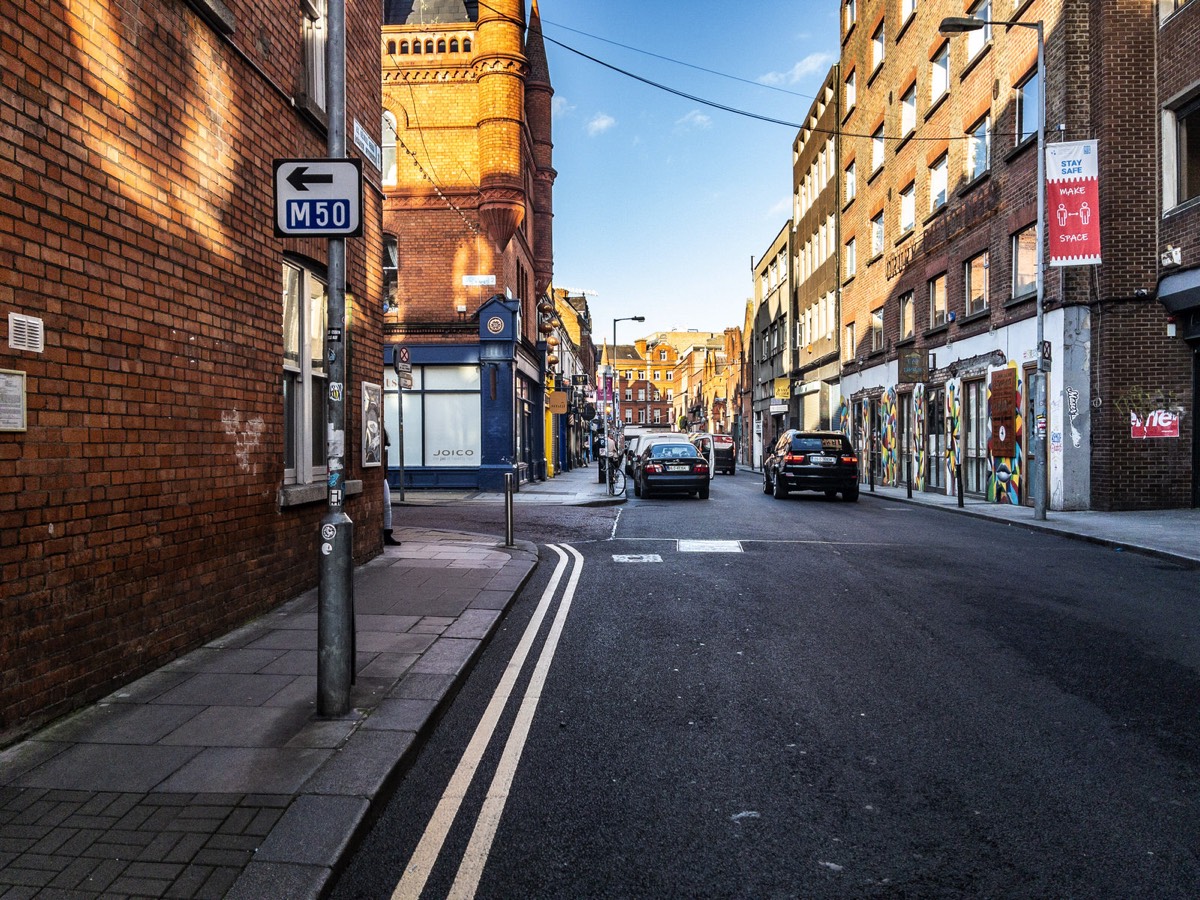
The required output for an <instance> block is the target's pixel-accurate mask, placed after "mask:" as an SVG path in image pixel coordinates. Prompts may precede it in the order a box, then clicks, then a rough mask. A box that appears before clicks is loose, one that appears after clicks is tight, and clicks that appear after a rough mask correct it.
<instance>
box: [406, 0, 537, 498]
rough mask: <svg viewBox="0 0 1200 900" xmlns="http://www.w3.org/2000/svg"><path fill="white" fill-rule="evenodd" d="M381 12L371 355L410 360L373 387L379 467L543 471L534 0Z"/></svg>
mask: <svg viewBox="0 0 1200 900" xmlns="http://www.w3.org/2000/svg"><path fill="white" fill-rule="evenodd" d="M384 19H385V23H384V28H383V94H384V97H383V102H384V107H385V113H384V115H385V126H384V170H385V172H384V191H385V192H386V198H387V199H386V201H385V204H384V229H385V231H386V232H387V235H388V242H389V247H390V248H393V249H391V251H390V252H391V255H392V259H393V261H394V264H395V276H394V282H393V284H394V287H393V289H392V290H393V296H392V297H390V298H389V299H390V302H389V308H388V312H387V315H386V318H387V321H386V326H385V328H386V341H387V345H388V346H387V353H388V357H387V358H388V360H390V359H391V358H392V356H391V354H392V353H393V352H394V351H396V350H398V349H400V348H403V349H404V350H405V351H406V352H407V353H408V354H409V357H410V359H411V365H412V367H413V372H412V376H413V377H412V386H411V387H410V388H407V389H405V390H404V391H403V392H400V391H395V392H389V393H388V394H387V396H386V397H385V407H386V416H387V419H388V421H389V422H394V423H395V426H394V427H395V428H396V430H397V431H398V430H399V421H400V414H401V401H402V402H403V423H404V424H403V449H402V450H401V447H400V442H399V441H397V442H393V447H392V454H393V455H392V459H391V460H390V461H389V469H390V470H391V477H392V479H393V481H398V480H399V479H400V478H401V477H402V478H403V480H404V482H405V484H406V486H408V487H417V488H420V487H436V486H471V487H482V488H485V489H493V490H500V489H502V488H503V485H504V476H505V474H508V473H511V474H514V475H516V476H517V477H518V479H519V480H521V481H527V480H529V479H531V478H544V477H545V475H546V459H545V436H544V431H545V425H544V423H545V416H544V409H545V387H544V380H545V372H546V353H547V351H546V346H545V343H544V341H543V340H542V335H543V332H540V331H539V324H542V323H540V322H539V319H538V312H537V306H538V304H539V302H541V301H543V300H544V299H546V300H547V302H548V303H549V308H550V309H551V310H552V309H553V303H552V302H550V301H549V300H548V298H547V296H546V292H547V291H548V290H549V288H550V284H551V279H552V277H553V268H554V266H553V259H554V257H553V244H552V235H553V232H552V214H553V208H552V207H553V202H552V199H553V185H554V179H555V175H556V173H555V171H554V168H553V166H552V144H551V137H550V135H551V122H550V104H551V100H552V97H553V89H552V87H551V85H550V75H549V70H548V67H547V63H546V53H545V47H544V44H543V41H542V36H541V23H540V19H539V18H538V9H537V4H536V3H535V4H534V5H533V11H532V14H531V21H530V22H529V23H528V24H527V23H526V21H525V4H524V2H523V0H495V2H491V3H486V4H485V3H475V2H464V0H434V2H420V3H418V2H413V0H388V2H387V3H386V4H385V10H384ZM489 326H490V327H489ZM547 333H548V332H547ZM401 453H403V459H401V456H400V454H401ZM401 464H402V465H403V468H402V469H401Z"/></svg>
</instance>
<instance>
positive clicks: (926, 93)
mask: <svg viewBox="0 0 1200 900" xmlns="http://www.w3.org/2000/svg"><path fill="white" fill-rule="evenodd" d="M1169 5H1170V4H1168V6H1169ZM842 10H843V24H842V34H843V47H842V59H841V69H842V82H843V83H842V92H843V103H842V107H843V122H842V129H843V133H844V137H845V140H844V143H843V149H842V159H841V162H840V166H841V171H842V181H843V194H842V209H843V223H842V234H843V246H842V247H841V252H842V255H843V259H842V281H843V284H842V302H843V310H842V325H843V342H844V346H843V350H842V352H843V358H844V360H845V362H844V365H843V372H842V376H843V377H842V391H843V397H844V398H845V401H846V409H845V411H846V414H847V415H848V417H849V419H850V421H851V423H852V431H853V432H854V434H855V436H856V438H857V440H858V442H859V445H860V447H862V448H863V450H864V453H866V452H867V448H868V444H873V445H874V452H872V453H871V456H870V459H871V460H872V462H871V465H872V466H873V467H874V469H875V477H876V478H877V479H878V480H880V481H881V482H883V483H891V484H896V483H904V481H905V480H906V479H907V478H909V477H911V478H912V480H913V483H914V488H915V489H921V490H933V491H941V492H951V493H952V492H954V491H955V490H956V489H957V486H956V484H957V481H956V475H957V473H956V471H955V468H956V466H955V463H956V462H958V463H961V466H962V469H961V474H962V481H963V489H964V490H965V491H966V492H968V493H972V494H977V495H980V496H986V497H987V498H988V499H991V500H994V501H996V502H1007V503H1026V504H1028V503H1030V502H1032V499H1031V498H1032V494H1031V491H1030V490H1029V486H1028V484H1027V479H1026V473H1027V472H1028V471H1029V469H1030V453H1031V452H1035V453H1038V452H1040V453H1041V454H1042V455H1043V458H1046V459H1047V460H1048V485H1047V487H1048V498H1049V508H1050V509H1082V508H1097V509H1134V508H1157V507H1172V506H1182V505H1188V504H1190V503H1191V502H1194V501H1193V496H1194V487H1193V485H1194V481H1193V476H1192V474H1191V462H1192V458H1193V453H1194V451H1193V449H1192V448H1193V438H1192V435H1191V430H1190V425H1187V424H1185V425H1184V426H1183V428H1182V430H1181V431H1180V432H1179V436H1178V437H1163V438H1158V439H1150V440H1147V439H1145V438H1144V437H1142V436H1139V435H1137V434H1136V433H1131V427H1130V418H1131V413H1135V414H1140V415H1142V416H1145V415H1148V414H1150V413H1152V412H1154V411H1155V410H1156V409H1157V408H1158V407H1159V406H1161V405H1163V404H1169V403H1174V402H1176V401H1178V403H1177V405H1178V406H1179V407H1180V409H1181V410H1183V411H1190V393H1191V387H1190V380H1191V378H1192V375H1191V371H1192V363H1191V359H1190V356H1189V352H1188V350H1187V347H1186V346H1185V345H1184V344H1183V342H1182V341H1181V340H1178V339H1173V338H1170V337H1169V336H1168V333H1167V322H1166V316H1165V314H1164V310H1163V308H1162V306H1161V305H1160V304H1159V303H1158V302H1156V300H1155V296H1154V293H1155V281H1156V277H1157V275H1158V270H1157V266H1158V261H1159V256H1160V247H1159V239H1158V237H1157V232H1158V230H1159V227H1160V226H1159V221H1160V210H1159V203H1158V200H1157V197H1158V194H1159V191H1158V185H1157V184H1156V179H1155V177H1154V173H1155V171H1156V169H1157V161H1156V158H1155V157H1156V149H1157V148H1156V146H1155V141H1154V138H1153V135H1154V134H1155V133H1156V130H1157V124H1156V117H1157V114H1158V113H1157V104H1156V102H1155V99H1154V98H1155V85H1154V81H1153V79H1154V75H1153V68H1152V67H1148V66H1147V65H1146V60H1147V59H1152V58H1154V55H1155V48H1156V40H1157V39H1158V33H1159V30H1160V29H1159V21H1158V17H1157V15H1156V11H1155V9H1154V8H1153V5H1152V4H1144V3H1133V2H1116V3H1074V2H1070V0H973V2H967V3H964V2H962V0H922V2H920V3H915V2H912V0H844V2H843V6H842ZM1190 12H1191V11H1181V12H1180V13H1177V14H1176V15H1177V16H1178V17H1179V18H1180V19H1183V17H1184V16H1186V15H1188V13H1190ZM963 15H969V16H974V17H977V18H980V19H986V20H993V22H994V24H991V25H989V26H987V28H985V29H983V30H980V31H974V32H970V33H966V34H955V35H943V34H941V33H940V32H939V25H940V23H941V21H942V19H943V18H944V17H947V16H963ZM1013 20H1019V21H1021V22H1026V23H1031V22H1035V21H1042V22H1043V23H1044V26H1045V36H1046V79H1045V80H1046V84H1045V85H1042V84H1041V83H1040V79H1039V78H1038V74H1037V66H1036V56H1037V41H1036V35H1035V32H1034V31H1033V30H1032V29H1030V28H1025V27H1012V26H1008V25H1004V24H999V22H1002V21H1013ZM1180 24H1181V25H1182V22H1181V23H1180ZM1169 27H1170V23H1169V22H1168V23H1165V25H1164V27H1163V29H1162V32H1163V33H1164V34H1166V33H1167V32H1168V31H1169ZM1179 30H1180V31H1182V30H1183V29H1182V28H1180V29H1179ZM1043 93H1044V95H1045V102H1046V109H1047V135H1048V141H1049V142H1050V143H1052V144H1053V143H1059V142H1061V141H1085V140H1096V141H1098V142H1099V143H1098V155H1099V161H1100V162H1099V182H1100V191H1101V193H1100V209H1099V218H1100V222H1101V243H1102V251H1103V263H1102V264H1100V265H1094V266H1076V267H1067V268H1054V267H1049V268H1047V269H1046V270H1045V301H1046V303H1045V316H1044V321H1045V340H1046V341H1047V342H1048V343H1049V345H1050V349H1051V370H1050V377H1049V384H1048V391H1047V397H1048V404H1047V413H1048V416H1047V421H1046V423H1045V431H1044V435H1043V434H1041V433H1039V429H1037V428H1036V427H1035V419H1034V416H1033V409H1032V408H1031V405H1030V399H1031V397H1030V391H1029V389H1028V386H1029V383H1030V380H1029V377H1030V375H1031V373H1032V372H1033V370H1034V368H1035V366H1036V356H1035V348H1036V339H1035V338H1036V330H1035V321H1036V317H1035V309H1036V303H1035V298H1036V291H1035V286H1036V285H1035V281H1036V279H1035V271H1036V264H1035V261H1036V255H1037V237H1036V235H1037V232H1036V222H1037V177H1036V172H1037V139H1036V130H1037V110H1038V101H1039V98H1040V97H1041V96H1042V94H1043ZM1060 125H1061V126H1062V128H1061V129H1060V128H1059V126H1060ZM848 240H856V241H857V247H856V250H857V253H856V257H857V259H856V266H855V269H854V270H853V271H849V270H848V269H847V261H848V258H849V254H848V253H847V249H846V246H845V242H846V241H848ZM850 334H853V336H854V337H853V342H854V347H853V350H851V348H850V347H849V346H846V345H845V344H846V342H847V340H848V338H847V335H850ZM1185 394H1186V395H1187V397H1188V399H1186V400H1185V399H1183V398H1184V396H1185ZM1143 407H1144V408H1143ZM1151 407H1154V409H1151ZM1139 411H1140V412H1139ZM1189 418H1190V416H1188V415H1185V416H1184V417H1183V421H1184V422H1185V423H1186V422H1187V421H1188V419H1189ZM1135 431H1136V430H1135ZM867 471H868V470H867V469H866V468H865V467H864V478H865V477H866V472H867Z"/></svg>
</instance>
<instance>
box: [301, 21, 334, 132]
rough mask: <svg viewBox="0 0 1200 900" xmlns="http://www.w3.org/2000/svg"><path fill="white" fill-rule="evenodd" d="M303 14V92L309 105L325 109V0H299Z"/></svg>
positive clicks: (326, 34)
mask: <svg viewBox="0 0 1200 900" xmlns="http://www.w3.org/2000/svg"><path fill="white" fill-rule="evenodd" d="M300 9H301V10H302V11H303V14H304V94H305V97H306V98H307V100H308V103H309V105H310V106H311V107H312V108H313V109H316V110H319V111H321V112H324V111H325V43H326V40H327V36H328V33H329V13H328V9H327V7H326V0H300Z"/></svg>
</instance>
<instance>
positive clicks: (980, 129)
mask: <svg viewBox="0 0 1200 900" xmlns="http://www.w3.org/2000/svg"><path fill="white" fill-rule="evenodd" d="M991 157H992V117H991V116H984V117H983V118H982V119H980V120H979V121H978V122H976V123H975V124H974V125H972V126H971V128H970V129H969V131H968V140H967V180H968V181H974V180H975V179H976V178H979V177H980V176H982V175H983V174H984V173H986V172H987V170H988V168H989V167H990V166H991Z"/></svg>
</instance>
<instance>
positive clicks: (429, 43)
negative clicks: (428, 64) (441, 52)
mask: <svg viewBox="0 0 1200 900" xmlns="http://www.w3.org/2000/svg"><path fill="white" fill-rule="evenodd" d="M425 52H426V53H432V52H433V41H426V42H425Z"/></svg>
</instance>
